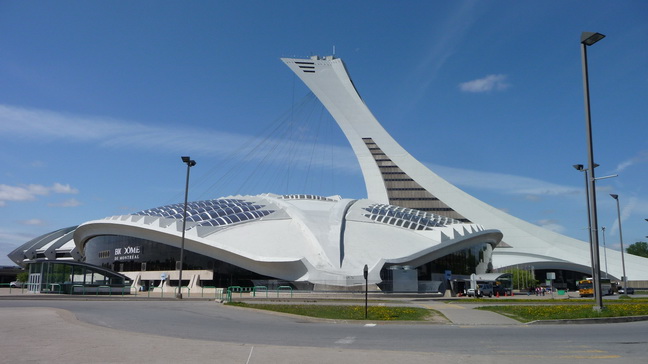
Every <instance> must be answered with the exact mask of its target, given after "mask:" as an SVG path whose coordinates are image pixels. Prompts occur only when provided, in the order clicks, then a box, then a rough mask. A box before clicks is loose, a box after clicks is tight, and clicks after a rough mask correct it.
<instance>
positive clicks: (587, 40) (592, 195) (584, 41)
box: [580, 32, 605, 311]
mask: <svg viewBox="0 0 648 364" xmlns="http://www.w3.org/2000/svg"><path fill="white" fill-rule="evenodd" d="M603 38H605V35H603V34H601V33H591V32H583V33H582V34H581V42H580V43H581V56H582V57H581V58H582V62H583V89H584V93H585V129H586V136H587V157H588V158H587V161H588V167H587V169H588V170H589V184H588V188H589V203H590V206H591V211H590V221H591V224H592V226H591V236H592V244H591V245H592V248H591V249H592V270H593V271H594V274H593V277H592V278H593V279H594V282H593V283H594V300H595V305H594V310H595V311H601V310H603V295H602V294H601V293H602V292H601V268H600V260H599V243H598V218H597V214H596V177H595V173H594V147H593V144H592V119H591V115H590V96H589V76H588V72H587V47H588V46H591V45H593V44H594V43H596V42H598V41H599V40H601V39H603Z"/></svg>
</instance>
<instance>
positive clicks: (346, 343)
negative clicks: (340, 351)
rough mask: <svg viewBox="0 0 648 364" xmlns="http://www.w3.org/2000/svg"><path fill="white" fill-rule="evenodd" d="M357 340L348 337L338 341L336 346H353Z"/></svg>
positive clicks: (353, 337)
mask: <svg viewBox="0 0 648 364" xmlns="http://www.w3.org/2000/svg"><path fill="white" fill-rule="evenodd" d="M355 339H356V337H355V336H347V337H345V338H342V339H340V340H338V341H336V342H335V343H336V344H345V345H349V344H353V342H354V341H355Z"/></svg>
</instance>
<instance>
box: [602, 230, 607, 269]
mask: <svg viewBox="0 0 648 364" xmlns="http://www.w3.org/2000/svg"><path fill="white" fill-rule="evenodd" d="M601 230H603V259H604V260H605V278H606V279H607V277H608V267H607V248H606V247H605V226H602V227H601Z"/></svg>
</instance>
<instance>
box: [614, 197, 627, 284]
mask: <svg viewBox="0 0 648 364" xmlns="http://www.w3.org/2000/svg"><path fill="white" fill-rule="evenodd" d="M610 196H612V198H613V199H615V200H616V205H617V219H618V221H619V242H620V243H621V267H622V268H623V277H621V283H623V294H625V295H627V294H628V291H627V287H626V286H627V285H628V283H627V282H628V277H626V271H625V259H624V257H623V231H622V230H621V209H620V208H619V195H616V194H614V193H611V194H610Z"/></svg>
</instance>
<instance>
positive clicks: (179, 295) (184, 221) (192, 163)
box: [176, 156, 196, 299]
mask: <svg viewBox="0 0 648 364" xmlns="http://www.w3.org/2000/svg"><path fill="white" fill-rule="evenodd" d="M181 158H182V162H183V163H186V164H187V182H186V183H185V198H184V209H183V211H182V239H181V240H180V262H179V263H180V264H179V267H178V269H179V272H178V292H177V293H176V298H178V299H182V263H184V245H185V227H186V226H187V198H188V197H189V171H190V170H191V167H193V166H195V165H196V161H195V160H193V159H191V157H188V156H187V157H181Z"/></svg>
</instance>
